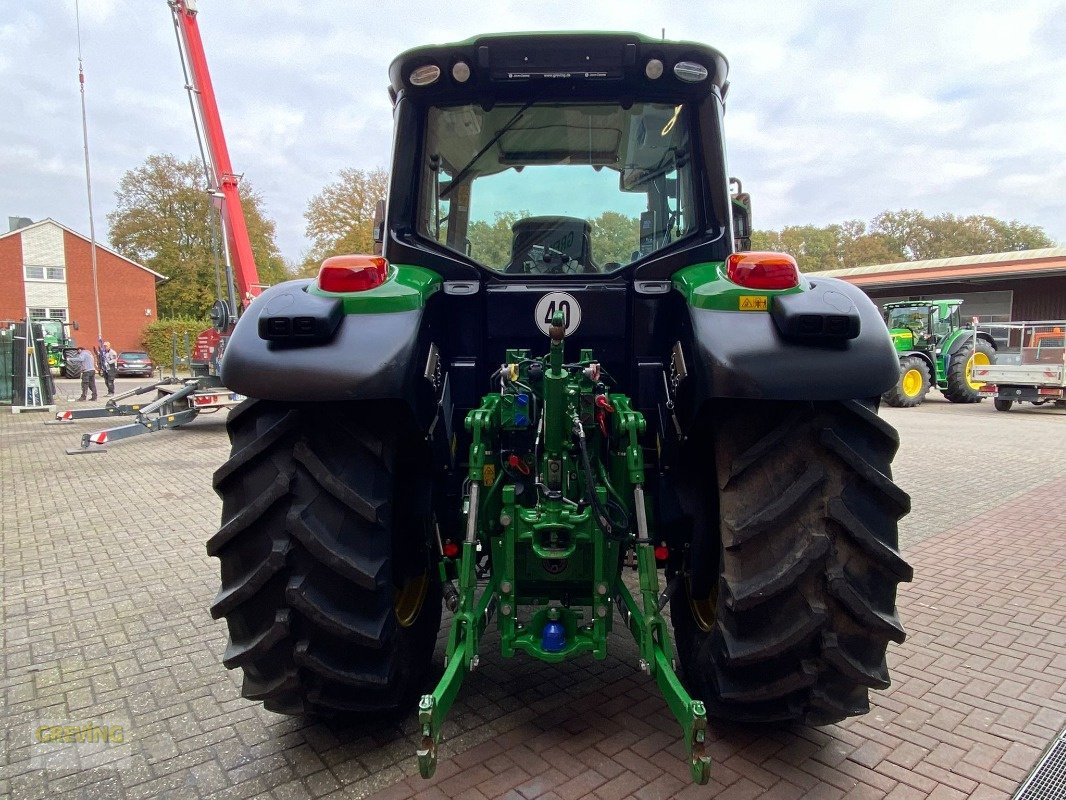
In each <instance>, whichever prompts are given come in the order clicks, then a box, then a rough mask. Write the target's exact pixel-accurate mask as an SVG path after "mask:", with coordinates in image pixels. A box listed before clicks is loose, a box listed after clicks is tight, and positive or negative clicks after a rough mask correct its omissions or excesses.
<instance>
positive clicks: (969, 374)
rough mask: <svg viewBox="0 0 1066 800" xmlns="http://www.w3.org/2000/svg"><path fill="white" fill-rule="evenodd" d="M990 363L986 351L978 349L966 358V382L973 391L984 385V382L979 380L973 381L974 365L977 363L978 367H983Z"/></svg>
mask: <svg viewBox="0 0 1066 800" xmlns="http://www.w3.org/2000/svg"><path fill="white" fill-rule="evenodd" d="M991 363H992V362H991V361H990V360H989V358H988V353H982V352H981V351H980V350H978V351H977V352H976V353H973V354H972V355H971V356H970V357H969V358H968V359H966V383H968V384H969V386H970V388H971V389H973V390H974V391H975V392H976V391H978V390H979V389H980V388H981V387H982V386H984V383H983V382H981V381H975V380H974V379H973V367H974V365H977V366H978V367H985V366H988V365H989V364H991Z"/></svg>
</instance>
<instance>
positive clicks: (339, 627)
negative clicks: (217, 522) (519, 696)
mask: <svg viewBox="0 0 1066 800" xmlns="http://www.w3.org/2000/svg"><path fill="white" fill-rule="evenodd" d="M405 422H406V421H405V419H403V417H402V415H401V414H398V413H397V411H396V409H395V408H394V407H393V406H391V405H388V404H381V403H378V404H370V403H363V404H360V405H352V404H324V403H319V404H305V405H299V404H285V403H275V402H267V401H259V400H249V401H246V402H244V403H242V404H241V405H240V406H238V407H237V408H235V409H234V410H233V411H231V412H230V418H229V421H228V422H227V428H228V431H229V435H230V441H231V443H232V454H231V456H230V459H229V460H228V461H227V462H226V463H225V464H224V465H223V466H222V467H221V468H220V469H219V470H218V471H217V472H216V473H215V477H214V485H215V491H216V492H218V494H219V495H220V496H221V497H222V527H221V529H220V530H219V531H218V533H216V534H215V535H214V536H213V537H211V539H210V540H209V541H208V543H207V551H208V553H209V554H210V555H212V556H217V557H218V558H219V559H220V561H221V571H222V588H221V590H220V591H219V593H218V596H217V597H216V598H215V601H214V603H213V604H212V606H211V614H212V616H214V617H215V618H216V619H217V618H219V617H225V619H226V623H227V625H228V627H229V646H228V647H227V648H226V652H225V655H224V656H223V663H224V664H225V665H226V666H227V667H229V668H231V669H233V668H236V667H241V668H242V669H243V670H244V683H243V687H242V692H241V693H242V694H243V695H244V697H247V698H249V699H252V700H261V701H263V703H264V705H265V706H266V708H267V709H269V710H271V711H277V712H280V713H290V714H295V713H315V714H332V713H336V712H338V711H343V712H363V713H367V712H370V713H375V712H382V713H392V712H403V711H406V710H408V709H409V707H410V706H411V704H412V703H413V701H414V699H415V697H416V696H417V694H418V692H419V691H420V690H421V689H422V688H423V686H422V682H423V678H424V676H425V674H426V670H427V668H428V667H429V664H430V661H431V659H432V655H433V648H434V645H435V643H436V636H437V631H438V629H439V627H440V616H441V602H440V583H439V580H438V579H437V575H436V565H435V562H436V559H435V558H434V556H433V554H434V550H433V549H432V547H431V541H432V537H431V523H432V517H431V510H430V509H431V506H432V503H431V500H430V495H431V482H430V479H429V477H428V475H427V474H426V470H427V464H428V461H429V459H428V458H427V457H426V454H425V453H424V449H423V448H421V447H419V445H418V439H417V438H406V437H405V436H404V434H403V431H404V430H407V429H408V426H407V425H405ZM401 489H402V492H403V494H402V497H401V496H400V494H399V493H400V491H401Z"/></svg>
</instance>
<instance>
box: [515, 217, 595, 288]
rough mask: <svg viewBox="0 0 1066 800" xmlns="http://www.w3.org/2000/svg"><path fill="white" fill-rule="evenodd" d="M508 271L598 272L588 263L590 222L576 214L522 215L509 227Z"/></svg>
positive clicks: (534, 272) (590, 262) (531, 272)
mask: <svg viewBox="0 0 1066 800" xmlns="http://www.w3.org/2000/svg"><path fill="white" fill-rule="evenodd" d="M511 232H512V235H513V237H514V238H513V239H512V243H511V260H510V262H508V264H507V266H506V267H505V268H504V270H503V271H504V272H506V273H509V274H512V275H514V274H528V275H543V274H567V273H575V272H584V273H588V272H599V270H598V269H597V268H596V265H595V264H593V263H592V253H591V250H592V225H591V224H590V223H589V222H588V220H584V219H581V218H580V217H526V218H525V219H520V220H518V222H516V223H515V224H514V226H513V227H512V228H511Z"/></svg>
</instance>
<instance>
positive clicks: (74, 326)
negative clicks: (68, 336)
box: [70, 320, 81, 331]
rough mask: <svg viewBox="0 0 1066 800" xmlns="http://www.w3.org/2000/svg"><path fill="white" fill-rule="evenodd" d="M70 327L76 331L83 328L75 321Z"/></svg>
mask: <svg viewBox="0 0 1066 800" xmlns="http://www.w3.org/2000/svg"><path fill="white" fill-rule="evenodd" d="M70 327H72V328H73V329H74V330H76V331H80V330H81V326H80V325H79V324H78V321H77V320H74V321H73V322H72V323H70Z"/></svg>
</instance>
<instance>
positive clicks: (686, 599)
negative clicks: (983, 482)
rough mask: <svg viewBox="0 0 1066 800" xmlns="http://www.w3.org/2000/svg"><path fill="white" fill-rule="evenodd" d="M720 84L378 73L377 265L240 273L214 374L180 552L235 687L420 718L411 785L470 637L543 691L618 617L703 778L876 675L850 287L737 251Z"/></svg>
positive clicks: (780, 258) (550, 46)
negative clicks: (224, 433)
mask: <svg viewBox="0 0 1066 800" xmlns="http://www.w3.org/2000/svg"><path fill="white" fill-rule="evenodd" d="M726 72H727V65H726V61H725V58H724V57H723V56H722V55H721V54H720V53H719V52H718V51H716V50H714V49H712V48H710V47H707V46H705V45H702V44H694V43H690V42H666V41H660V40H657V39H650V38H645V37H642V36H638V35H634V34H606V33H605V34H576V33H565V34H564V33H558V34H555V33H553V34H528V35H525V34H524V35H491V36H482V37H478V38H475V39H470V40H468V41H465V42H460V43H457V44H452V45H441V46H432V47H425V48H420V49H415V50H411V51H408V52H406V53H404V54H402V55H400V56H399V57H398V58H397V59H396V60H395V61H393V63H392V65H391V67H390V71H389V75H390V95H391V98H392V101H393V105H394V119H395V140H394V149H393V153H394V160H393V164H392V168H391V182H390V186H389V196H388V203H387V208H386V210H385V212H384V215H383V222H382V224H381V225H380V226H379V228H378V230H379V235H380V239H381V240H382V241H381V245H382V254H381V255H380V256H371V255H366V256H339V257H335V258H331V259H328V260H327V261H326V262H325V263H324V264H323V265H322V268H321V271H320V272H319V274H318V277H317V278H314V279H304V280H296V281H290V282H287V283H283V284H280V285H277V286H273V287H271V288H269V289H267V290H266V291H265V292H264V293H263V294H262V296H261V297H259V298H257V299H256V300H255V301H254V302H253V303H252V304H251V306H250V307H249V308H248V309H247V310H246V311H245V312H244V314H243V315H242V317H241V319H240V321H239V322H238V324H237V326H236V329H235V331H234V333H233V336H232V338H231V339H230V342H229V346H228V347H227V349H226V353H225V356H224V358H223V360H222V364H221V371H222V379H223V380H224V382H225V384H226V385H227V386H228V387H230V388H231V389H232V390H234V391H236V392H240V393H242V394H244V395H246V396H248V397H249V398H255V399H250V400H248V401H246V402H244V403H243V404H242V405H240V406H239V407H237V408H236V409H234V410H233V411H232V412H231V413H230V416H229V420H228V423H227V427H228V431H229V435H230V439H231V442H232V455H231V457H230V459H229V460H228V461H227V462H226V463H225V464H224V465H223V466H222V467H221V468H220V469H219V470H218V471H217V472H216V473H215V477H214V485H215V489H216V491H217V492H218V493H219V495H220V496H221V498H222V527H221V528H220V530H219V531H218V533H216V534H215V535H214V536H213V537H212V538H211V539H210V541H209V542H208V552H209V553H210V554H211V555H212V556H215V557H217V558H219V560H220V562H221V575H222V586H221V589H220V591H219V594H218V596H217V598H216V599H215V601H214V604H213V605H212V608H211V611H212V614H213V615H214V616H215V617H216V618H224V619H225V620H226V623H227V625H228V628H229V644H228V647H227V649H226V652H225V655H224V657H223V662H224V664H225V665H226V666H227V667H230V668H237V667H239V668H241V669H242V670H243V673H244V683H243V694H244V696H245V697H247V698H249V699H252V700H257V701H262V702H263V703H264V705H265V706H266V708H268V709H270V710H273V711H277V712H282V713H292V714H327V715H328V714H338V713H356V714H361V715H366V714H381V713H390V712H391V713H404V712H409V711H412V710H414V709H415V708H417V713H418V720H419V731H420V740H419V741H420V743H419V746H418V760H419V767H420V770H421V772H422V774H423V775H429V774H431V773H432V772H433V769H434V766H435V763H436V758H437V751H438V743H439V741H440V737H441V732H442V726H443V725H444V721H445V718H446V715H447V713H448V710H449V708H450V706H451V705H452V704H453V702H454V700H455V698H456V696H457V694H458V692H459V690H460V685H461V683H462V681H463V679H464V677H465V676H466V675H468V674H469V673H470V672H471V671H472V670H474V669H476V668H477V667H478V666H479V664H480V663H481V662H482V659H484V658H485V657H486V656H485V653H484V652H483V651H482V648H481V643H482V638H483V635H484V634H485V632H486V629H487V628H488V626H489V625H492V624H494V625H495V626H496V629H497V630H498V632H499V647H500V657H502V658H512V657H522V658H533V659H539V660H541V661H545V662H550V663H553V664H554V663H558V664H559V666H558V674H559V677H558V678H557V680H558V681H560V682H563V681H565V680H566V675H567V669H566V666H565V665H563V664H562V663H561V662H564V661H567V660H569V659H579V658H594V659H603V658H605V657H606V655H607V650H608V646H609V644H610V641H611V637H610V634H611V632H612V630H613V629H614V628H615V627H616V626H618V625H619V624H620V625H621V626H623V627H624V628H627V629H628V630H629V631H630V632H631V634H632V635H633V636H634V637H635V639H636V641H637V643H638V645H639V651H640V656H639V662H638V663H636V664H634V665H633V667H634V669H640V670H641V671H643V672H644V673H645V674H647V675H648V676H649V680H654V681H655V682H656V684H657V685H658V686H659V687H660V689H661V691H662V692H663V695H664V697H665V702H666V704H667V706H668V707H669V709H670V711H671V712H672V713H673V715H674V716H675V717H676V719H677V721H678V723H679V728H680V731H681V735H682V737H683V740H684V744H685V748H686V752H687V756H688V760H689V763H690V767H691V773H692V777H693V779H694V780H696V781H698V782H702V781H705V780H706V779H707V775H708V763H709V757H708V754H707V747H706V743H707V725H708V721H709V720H712V719H721V720H744V721H749V722H766V723H776V722H780V721H785V720H801V721H804V722H806V723H809V724H825V723H830V722H834V721H837V720H840V719H843V718H844V717H847V716H850V715H855V714H863V713H865V712H866V711H868V710H869V701H868V692H869V690H870V689H883V688H885V687H887V686H888V685H889V675H888V669H887V666H886V662H885V652H886V648H887V645H888V642H890V641H895V642H901V641H903V638H904V631H903V628H902V627H901V625H900V622H899V619H898V617H897V615H896V608H895V597H896V588H897V584H898V583H899V582H900V581H907V580H910V578H911V569H910V567H909V566H908V565H907V564H906V562H905V561H904V560H903V559H902V558H901V557H900V554H899V552H898V545H897V521H898V519H899V517H900V516H902V515H903V514H905V513H906V512H907V511H908V509H909V502H910V501H909V498H908V496H907V494H906V493H904V492H903V491H901V490H900V489H899V488H898V487H897V486H896V485H895V484H894V483H893V481H892V478H891V466H890V465H891V462H892V459H893V456H894V454H895V452H896V449H897V447H898V444H899V440H898V437H897V435H896V433H895V431H894V430H893V429H892V428H891V427H890V426H889V425H888V424H887V423H885V422H884V421H883V420H882V419H880V418H879V417H878V415H877V407H878V401H879V398H880V396H881V394H882V393H883V392H884V391H886V390H887V389H888V388H889V387H890V386H891V385H892V384H893V383H894V382H895V381H896V378H897V375H898V360H897V357H896V353H895V351H894V349H893V347H892V343H891V340H890V339H889V336H888V334H887V332H886V330H885V327H884V325H883V324H882V321H881V319H880V316H879V313H878V310H877V308H876V307H875V306H874V305H873V303H872V302H871V301H870V300H869V299H868V298H867V297H866V296H865V295H864V294H863V293H862V292H861V291H860V290H859V289H857V288H855V287H853V286H851V285H849V284H848V283H845V282H843V281H840V280H835V279H832V278H821V279H819V280H818V281H817V282H812V281H810V280H808V279H807V278H806V277H805V276H804V275H802V274H801V273H800V272H799V270H798V268H797V266H796V263H795V261H794V260H793V259H792V258H791V257H790V256H787V255H784V254H781V253H752V252H745V251H743V250H741V249H739V248H738V247H737V244H738V243H740V244H741V246H743V244H744V241H745V240H746V239H747V238H748V236H750V222H751V221H750V215H749V213H748V209H749V208H750V205H749V201H748V199H747V196H746V195H742V194H741V193H740V192H739V186H738V193H737V194H738V196H737V197H733V196H731V195H730V190H729V183H730V180H729V175H728V172H727V169H726V160H725V148H724V138H723V137H724V133H723V129H722V120H723V113H724V98H725V94H726V89H727V86H728V83H727V81H726ZM632 564H635V565H636V567H635V575H633V576H632V578H630V579H626V578H625V575H626V570H627V569H628V568H629V567H628V566H627V565H632ZM442 606H444V607H446V608H447V609H448V611H449V612H450V614H449V617H448V622H447V624H448V636H447V647H446V651H445V654H444V658H445V661H444V668H443V672H441V671H440V664H439V662H438V661H436V660H435V659H434V648H435V644H436V640H437V634H438V630H439V629H440V626H441V622H442ZM427 680H429V681H432V680H437V683H436V685H435V686H433V685H432V684H430V685H427ZM427 689H428V691H427ZM419 696H421V699H420V700H419V699H418V698H419ZM444 730H447V728H446V727H445V728H444ZM604 735H605V736H606V735H609V732H607V731H605V732H604Z"/></svg>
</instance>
